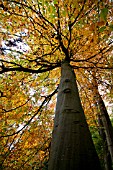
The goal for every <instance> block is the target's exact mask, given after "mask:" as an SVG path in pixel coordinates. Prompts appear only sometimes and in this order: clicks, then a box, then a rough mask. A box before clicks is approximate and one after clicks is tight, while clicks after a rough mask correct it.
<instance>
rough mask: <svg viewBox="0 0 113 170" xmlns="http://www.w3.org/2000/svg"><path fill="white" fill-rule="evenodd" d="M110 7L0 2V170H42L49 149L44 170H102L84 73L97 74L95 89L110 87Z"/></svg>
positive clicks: (95, 3)
mask: <svg viewBox="0 0 113 170" xmlns="http://www.w3.org/2000/svg"><path fill="white" fill-rule="evenodd" d="M112 5H113V4H112V1H107V0H105V1H102V2H100V1H90V0H83V1H79V0H77V1H76V2H73V1H71V0H66V1H62V0H52V1H50V0H43V1H42V0H39V1H38V0H25V1H22V0H4V1H1V2H0V11H1V12H0V28H1V31H0V37H1V39H0V50H1V51H0V100H1V103H0V119H1V126H0V128H1V129H0V130H1V132H0V133H1V136H0V138H1V142H0V145H1V157H0V165H1V167H2V169H7V170H8V169H9V170H10V169H20V168H21V169H33V168H34V169H42V168H44V167H45V165H47V162H48V159H49V151H50V161H49V169H53V166H54V169H55V168H56V169H62V170H63V169H66V168H67V169H80V168H82V169H85V168H86V167H87V169H94V168H95V169H101V168H100V164H99V160H98V156H97V154H96V151H95V148H94V145H93V142H92V139H91V134H90V131H89V129H88V125H87V123H88V124H89V126H92V124H93V123H94V121H95V122H97V111H96V109H95V106H94V105H95V101H94V96H93V95H92V94H94V92H95V87H92V86H91V82H92V79H91V77H90V76H89V73H90V72H92V71H95V70H96V81H97V82H100V84H102V83H103V82H106V79H109V86H110V88H111V89H112V82H113V76H112V73H113V64H112V63H113V57H112V43H113V42H112V31H113V21H112V14H113V9H112ZM60 70H61V71H62V74H61V75H60ZM106 72H109V73H111V76H108V77H107V76H106ZM74 74H76V81H77V84H76V81H75V75H74ZM70 76H71V77H70ZM60 77H61V81H60ZM59 83H60V84H59ZM77 85H78V89H77ZM78 91H79V94H80V98H79V95H78ZM91 91H92V94H91ZM57 92H58V97H57V106H56V112H55V114H56V115H55V123H54V127H53V119H54V108H55V102H56V93H57ZM105 95H106V96H107V93H105ZM111 98H112V95H111V96H110V99H111ZM80 101H81V102H80ZM81 103H82V106H81ZM97 104H98V102H97ZM82 107H83V109H84V112H83V109H82ZM100 110H101V109H100ZM84 113H85V115H84ZM95 115H96V116H95ZM85 116H86V118H85ZM108 116H109V115H108ZM86 120H87V123H86ZM109 121H110V119H109ZM97 126H98V125H97ZM52 129H53V137H52V139H51V133H52ZM109 130H110V132H111V131H112V129H109ZM111 133H112V132H111ZM51 141H52V144H51ZM50 146H51V150H50ZM109 149H110V147H109ZM25 155H26V156H25ZM54 160H55V162H54ZM95 162H96V163H95ZM95 166H97V167H95Z"/></svg>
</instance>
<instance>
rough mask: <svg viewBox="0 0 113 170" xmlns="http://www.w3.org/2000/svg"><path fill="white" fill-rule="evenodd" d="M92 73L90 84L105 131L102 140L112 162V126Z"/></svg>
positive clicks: (94, 74) (94, 73)
mask: <svg viewBox="0 0 113 170" xmlns="http://www.w3.org/2000/svg"><path fill="white" fill-rule="evenodd" d="M92 75H93V80H92V84H93V88H94V90H93V93H94V94H95V101H96V105H97V106H98V110H99V113H98V116H99V119H101V122H102V125H103V129H104V133H105V138H104V139H103V140H104V141H105V140H106V142H107V147H108V151H109V153H110V157H111V161H112V164H113V127H112V124H111V121H110V118H109V114H108V112H107V109H106V106H105V104H104V101H103V99H102V97H101V95H100V93H99V91H98V83H97V81H96V72H95V71H93V72H92Z"/></svg>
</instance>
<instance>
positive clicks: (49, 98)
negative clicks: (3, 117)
mask: <svg viewBox="0 0 113 170" xmlns="http://www.w3.org/2000/svg"><path fill="white" fill-rule="evenodd" d="M57 91H58V87H57V88H56V89H55V90H54V91H53V92H52V93H51V94H50V95H48V96H46V97H45V99H44V100H43V102H42V104H41V105H40V107H39V108H38V110H37V112H36V113H35V114H34V115H33V116H32V117H31V118H30V119H29V120H28V122H27V123H26V124H25V125H24V126H23V127H22V128H21V129H20V130H18V131H17V132H14V133H12V134H9V135H4V136H0V138H2V137H9V136H13V135H16V134H18V133H20V132H21V131H22V130H23V129H25V128H26V127H27V126H28V125H29V124H30V123H31V121H32V120H33V119H34V117H35V116H37V114H38V113H39V112H40V114H39V116H40V115H41V111H42V108H43V106H44V105H45V103H47V102H48V101H50V100H51V98H52V97H53V96H54V95H55V94H56V93H57Z"/></svg>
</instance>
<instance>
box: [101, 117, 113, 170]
mask: <svg viewBox="0 0 113 170" xmlns="http://www.w3.org/2000/svg"><path fill="white" fill-rule="evenodd" d="M98 124H99V134H100V136H101V138H102V140H103V149H104V168H105V170H112V162H111V156H110V153H109V150H108V145H107V140H106V134H105V130H104V126H103V123H102V119H101V116H100V114H98Z"/></svg>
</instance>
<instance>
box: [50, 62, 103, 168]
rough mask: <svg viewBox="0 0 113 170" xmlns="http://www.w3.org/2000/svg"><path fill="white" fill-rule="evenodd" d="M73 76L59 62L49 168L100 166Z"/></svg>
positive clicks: (67, 65) (65, 66) (70, 71)
mask: <svg viewBox="0 0 113 170" xmlns="http://www.w3.org/2000/svg"><path fill="white" fill-rule="evenodd" d="M75 79H76V78H75V74H74V71H73V69H72V67H71V66H70V64H69V62H67V61H65V62H64V63H62V66H61V81H60V85H59V92H58V96H57V105H56V112H55V120H54V130H53V136H52V143H51V150H50V160H49V166H48V170H86V169H87V170H101V167H100V163H99V159H98V156H97V153H96V150H95V147H94V144H93V141H92V138H91V134H90V131H89V129H88V125H87V122H86V119H85V115H84V112H83V109H82V106H81V102H80V97H79V93H78V88H77V84H76V80H75Z"/></svg>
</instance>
